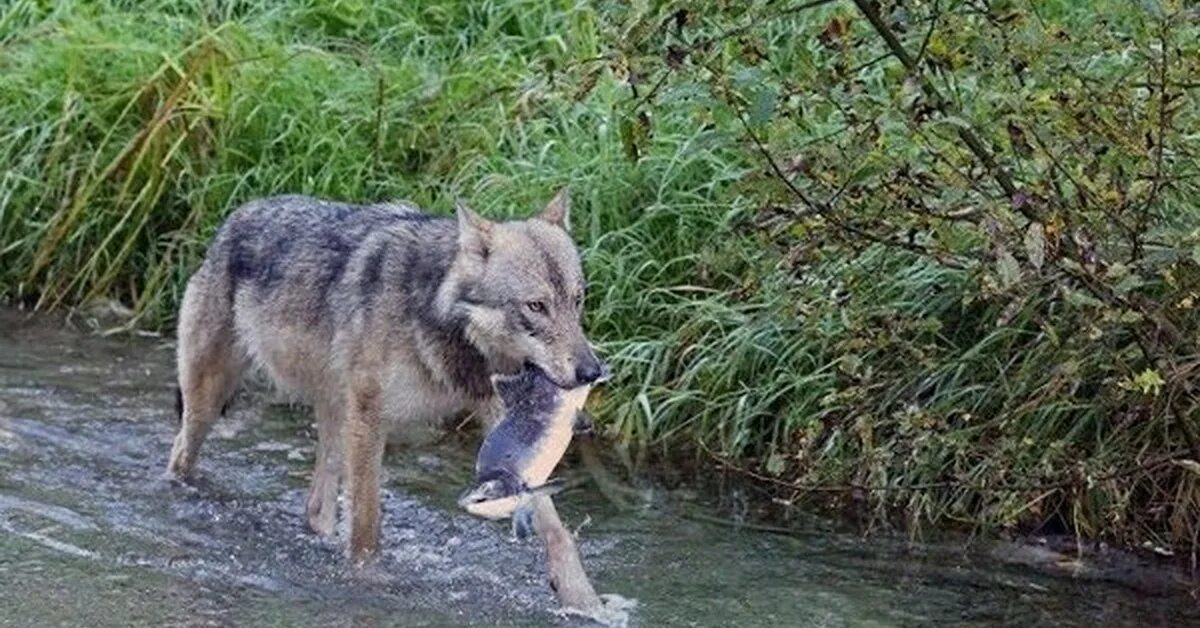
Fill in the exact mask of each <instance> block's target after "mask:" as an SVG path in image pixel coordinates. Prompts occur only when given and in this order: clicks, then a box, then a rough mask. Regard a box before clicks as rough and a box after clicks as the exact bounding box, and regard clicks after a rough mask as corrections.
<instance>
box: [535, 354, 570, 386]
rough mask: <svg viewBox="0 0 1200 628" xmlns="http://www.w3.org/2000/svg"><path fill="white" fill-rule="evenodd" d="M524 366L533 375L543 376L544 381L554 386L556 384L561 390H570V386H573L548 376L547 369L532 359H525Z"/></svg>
mask: <svg viewBox="0 0 1200 628" xmlns="http://www.w3.org/2000/svg"><path fill="white" fill-rule="evenodd" d="M525 368H526V369H528V370H529V372H530V373H533V374H535V375H540V376H541V377H543V378H545V379H546V381H548V382H550V383H551V384H554V385H555V386H558V387H559V388H561V389H563V390H571V389H572V388H574V387H575V386H572V385H569V384H564V383H562V382H560V381H558V380H557V379H554V378H553V377H551V376H550V372H549V371H547V370H546V369H544V368H542V367H540V366H538V365H537V364H536V363H534V361H533V360H525Z"/></svg>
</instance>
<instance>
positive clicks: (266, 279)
mask: <svg viewBox="0 0 1200 628" xmlns="http://www.w3.org/2000/svg"><path fill="white" fill-rule="evenodd" d="M292 242H293V236H292V234H290V233H287V234H277V235H276V236H275V238H274V239H273V240H272V241H271V242H270V244H268V245H267V246H266V247H264V249H263V252H262V259H261V260H259V261H260V263H261V265H262V270H261V271H260V272H259V273H258V276H257V277H255V280H256V281H255V283H256V284H257V285H258V287H259V288H261V289H263V290H264V291H267V292H269V291H271V290H273V289H274V288H276V287H277V286H278V285H279V284H280V283H282V282H283V278H284V275H286V274H287V257H288V253H289V252H290V251H291V248H292Z"/></svg>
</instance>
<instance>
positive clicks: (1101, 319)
mask: <svg viewBox="0 0 1200 628" xmlns="http://www.w3.org/2000/svg"><path fill="white" fill-rule="evenodd" d="M1186 5H1187V3H1183V2H1179V1H1173V0H1145V1H1143V2H1136V3H1131V2H1125V1H1123V0H1094V1H1093V2H1090V3H1077V2H1072V1H1070V0H1044V1H1037V2H1029V1H1026V0H991V1H985V0H932V1H929V0H911V1H907V2H899V1H890V0H885V1H883V2H872V1H870V0H838V1H833V0H816V1H807V2H806V1H803V0H799V1H794V2H790V3H789V2H784V1H782V0H779V1H766V2H764V1H758V2H753V3H742V2H725V1H721V0H709V1H704V2H647V1H645V0H643V1H641V2H633V3H609V2H597V3H569V2H558V3H543V2H534V1H532V0H526V1H517V2H499V1H489V0H485V1H483V2H452V1H449V0H440V1H438V2H431V3H411V2H403V1H401V0H394V1H390V2H366V1H365V0H287V1H285V2H267V1H266V0H244V1H240V0H185V1H177V0H147V1H141V2H134V1H132V0H100V1H97V2H89V3H71V2H49V1H43V0H15V2H10V3H8V4H6V5H5V8H3V9H0V164H3V175H2V177H0V293H2V294H3V295H4V297H5V298H6V299H8V300H10V301H19V302H26V303H30V304H36V305H37V306H40V307H43V308H52V307H64V306H77V305H81V304H87V303H89V302H92V301H94V300H97V299H103V300H113V301H116V302H119V303H121V304H123V306H124V307H126V308H128V309H129V310H130V311H131V312H132V313H133V314H132V316H131V319H130V321H129V325H131V326H132V325H139V326H149V327H154V326H162V325H169V323H170V320H171V315H172V312H173V310H174V306H175V304H176V303H177V302H178V299H179V296H180V292H181V289H182V286H183V284H184V282H185V280H186V277H187V274H188V273H189V272H190V270H191V269H192V268H194V266H195V264H196V262H197V260H198V259H199V257H200V255H201V254H202V252H203V248H204V245H205V243H206V241H207V238H208V237H209V236H210V235H211V234H212V232H213V230H214V229H215V227H216V225H217V224H219V222H220V220H221V218H222V217H223V216H224V215H226V214H227V213H228V212H229V211H231V210H232V209H233V208H234V207H236V206H237V205H238V204H239V203H241V202H244V201H246V200H248V199H251V198H254V197H257V196H262V195H267V194H274V193H284V192H287V193H307V194H314V195H321V196H328V197H336V198H342V199H350V200H379V199H386V198H397V197H401V198H409V199H412V200H414V201H416V202H418V203H419V204H422V205H424V206H426V207H430V208H433V209H435V210H436V211H448V210H449V207H450V206H451V202H450V200H451V198H452V197H453V196H454V195H456V194H461V195H463V196H465V197H467V198H469V199H471V201H472V202H473V204H474V205H475V206H476V207H477V209H480V210H481V211H483V212H484V213H486V214H489V215H492V216H510V215H520V214H524V213H528V212H530V211H532V210H533V209H534V208H536V207H537V206H539V204H540V203H543V202H545V200H546V199H548V198H549V196H550V195H551V194H552V192H553V190H554V189H556V188H557V187H558V186H560V185H562V184H566V183H569V184H570V185H571V187H572V191H573V195H574V198H575V203H576V211H577V216H578V218H577V219H576V221H575V222H576V229H577V233H576V235H577V237H578V239H579V240H580V241H581V242H582V243H583V244H584V245H585V247H586V251H585V264H586V266H587V269H588V273H589V276H590V282H591V284H592V286H594V288H593V290H592V293H591V295H590V296H589V301H590V302H589V310H590V314H589V316H590V325H591V329H592V333H593V335H594V336H595V337H596V339H597V340H599V341H601V342H602V344H603V346H604V347H605V349H606V351H607V354H608V355H609V357H610V358H611V360H612V362H613V363H614V366H615V370H616V372H617V373H618V379H617V380H616V381H615V382H614V385H613V386H611V387H610V388H609V392H608V393H607V395H606V396H605V398H604V399H603V400H602V407H601V408H600V409H599V411H598V412H597V415H598V417H599V418H600V419H601V421H602V422H603V424H604V425H605V426H606V428H607V430H608V431H609V434H610V435H611V436H613V437H614V439H615V440H616V442H617V443H618V444H620V445H621V446H622V451H626V452H629V453H630V457H629V458H630V460H639V461H640V460H643V459H645V458H646V457H654V458H660V459H661V458H663V457H666V456H667V454H668V453H670V454H671V456H670V457H671V459H672V460H676V459H678V458H679V457H680V456H690V457H691V458H690V463H692V464H695V465H698V466H697V467H696V468H699V469H713V468H720V469H725V470H732V471H736V472H738V473H744V474H748V475H750V476H752V477H754V478H755V479H756V480H757V481H758V485H759V486H761V487H762V488H763V490H764V491H766V492H768V493H769V494H770V495H771V496H773V497H774V498H775V501H776V502H782V503H814V502H815V503H820V504H826V505H830V506H834V507H849V506H853V507H854V508H855V509H856V510H859V511H860V512H865V513H867V514H868V515H869V516H870V517H871V518H872V520H873V521H876V522H897V521H898V522H900V523H903V524H904V525H906V526H907V527H909V528H910V529H918V528H920V527H921V526H923V525H926V524H929V523H948V522H953V523H960V524H967V525H973V526H986V527H997V526H1000V527H1012V526H1021V527H1050V528H1053V529H1060V530H1064V531H1071V532H1077V533H1080V534H1083V535H1088V536H1102V537H1106V538H1109V539H1112V540H1115V541H1118V542H1121V543H1125V544H1130V545H1141V544H1143V543H1153V544H1154V545H1156V546H1158V547H1161V548H1164V549H1167V550H1171V551H1176V552H1191V553H1192V555H1193V556H1195V552H1196V551H1197V538H1200V442H1198V440H1197V433H1200V410H1198V408H1200V396H1198V392H1197V381H1200V380H1198V379H1197V376H1198V375H1200V351H1198V349H1197V345H1198V344H1200V323H1198V322H1197V316H1196V302H1197V300H1198V299H1200V228H1198V226H1200V209H1198V208H1197V200H1198V199H1200V170H1197V164H1200V135H1197V133H1196V130H1197V129H1198V128H1200V107H1198V106H1197V105H1198V104H1200V103H1198V102H1197V99H1198V97H1200V96H1198V91H1197V90H1198V88H1200V13H1198V12H1197V11H1196V9H1194V8H1187V6H1186Z"/></svg>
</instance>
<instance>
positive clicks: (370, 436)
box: [343, 377, 384, 565]
mask: <svg viewBox="0 0 1200 628" xmlns="http://www.w3.org/2000/svg"><path fill="white" fill-rule="evenodd" d="M381 406H382V389H381V388H380V386H379V383H378V382H377V381H375V380H374V379H372V378H367V377H360V378H355V380H354V382H353V383H352V384H351V386H350V394H349V395H348V399H347V404H346V416H345V424H344V426H343V429H344V430H345V431H344V432H343V444H344V447H345V463H346V472H345V479H346V483H347V486H346V488H347V495H348V498H349V503H348V504H347V505H348V508H347V514H348V515H349V517H350V546H349V554H350V559H351V561H353V562H354V563H355V564H356V565H361V564H363V563H366V562H368V561H370V560H371V559H372V558H374V556H375V554H376V553H377V552H378V551H379V517H380V508H379V486H380V474H381V473H382V471H383V446H384V434H383V431H382V420H381Z"/></svg>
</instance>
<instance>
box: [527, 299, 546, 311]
mask: <svg viewBox="0 0 1200 628" xmlns="http://www.w3.org/2000/svg"><path fill="white" fill-rule="evenodd" d="M525 307H527V308H529V311H530V312H533V313H534V314H545V313H546V304H545V303H542V302H541V301H526V302H525Z"/></svg>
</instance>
